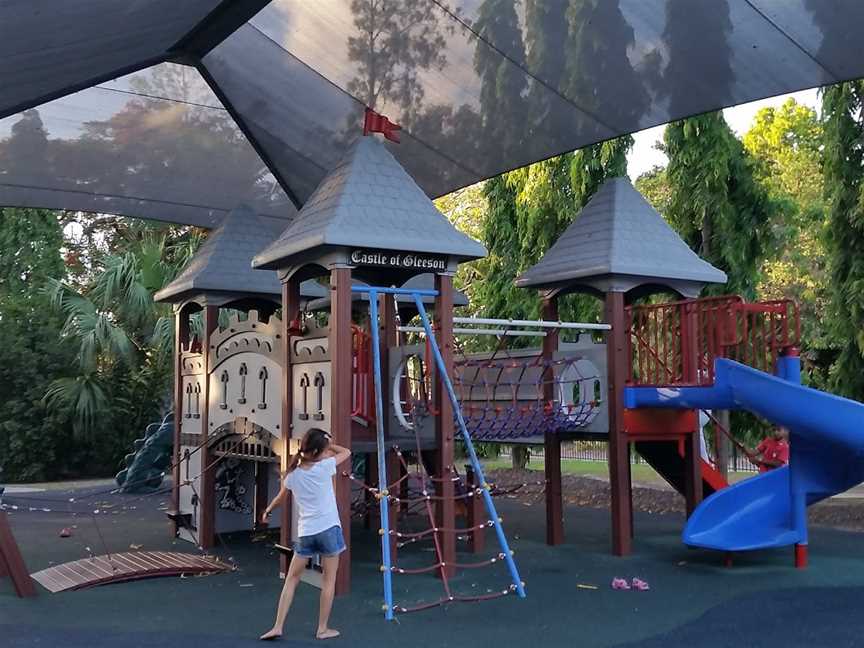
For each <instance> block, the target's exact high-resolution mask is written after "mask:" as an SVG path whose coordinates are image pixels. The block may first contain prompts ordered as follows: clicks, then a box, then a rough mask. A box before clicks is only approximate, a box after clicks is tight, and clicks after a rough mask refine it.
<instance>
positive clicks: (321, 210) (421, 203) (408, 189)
mask: <svg viewBox="0 0 864 648" xmlns="http://www.w3.org/2000/svg"><path fill="white" fill-rule="evenodd" d="M326 247H362V248H372V249H376V250H379V249H383V250H396V251H406V252H417V253H427V254H441V255H449V256H450V257H453V258H456V259H458V260H469V259H477V258H480V257H483V256H485V255H486V250H485V249H484V248H483V246H482V245H480V243H478V242H477V241H475V240H473V239H471V238H469V237H468V236H465V235H464V234H462V233H461V232H459V231H458V230H457V229H456V228H455V227H453V225H452V224H451V223H450V222H449V221H448V220H447V219H446V218H445V217H444V215H443V214H441V212H439V211H438V210H437V209H436V208H435V205H434V204H433V203H432V201H431V200H430V199H429V197H428V196H427V195H426V194H425V193H423V190H422V189H420V187H418V186H417V183H416V182H414V180H413V178H411V176H410V175H408V173H407V172H406V171H405V169H403V168H402V166H401V165H400V164H399V163H398V162H397V161H396V159H395V158H394V157H393V156H392V155H391V154H390V152H389V151H388V150H387V149H386V148H385V147H384V145H383V144H382V143H381V142H379V141H377V140H376V139H375V138H374V137H360V138H359V139H358V140H357V141H356V142H355V143H354V144H353V145H352V146H351V147H350V148H349V149H348V151H347V153H346V154H345V156H344V157H343V158H342V160H341V161H340V162H339V164H337V165H336V167H335V168H334V169H333V170H332V171H330V173H328V174H327V176H326V177H325V178H324V180H323V181H322V182H321V184H320V185H318V188H317V189H316V190H315V192H314V193H313V194H312V196H311V197H310V198H309V200H308V201H307V202H306V204H305V205H304V206H303V208H302V209H301V210H300V213H299V214H298V215H297V217H296V218H295V219H294V220H293V221H292V223H291V224H290V225H289V226H288V227H287V228H286V229H285V231H284V232H282V235H281V236H280V237H279V239H278V240H277V241H276V242H275V243H273V244H272V245H270V246H269V247H267V248H266V249H264V250H262V251H261V252H259V253H258V254H257V255H256V256H255V258H254V260H253V265H254V267H256V268H269V269H276V268H279V267H286V266H289V265H291V259H292V257H294V256H296V255H298V254H301V253H303V252H309V251H311V250H315V249H318V248H326Z"/></svg>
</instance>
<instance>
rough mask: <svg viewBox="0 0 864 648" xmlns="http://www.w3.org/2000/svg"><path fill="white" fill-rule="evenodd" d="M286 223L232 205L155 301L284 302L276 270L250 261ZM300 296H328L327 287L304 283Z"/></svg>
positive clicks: (247, 208) (272, 239) (313, 282)
mask: <svg viewBox="0 0 864 648" xmlns="http://www.w3.org/2000/svg"><path fill="white" fill-rule="evenodd" d="M283 226H284V222H283V221H281V220H280V219H274V218H268V217H264V216H260V215H258V214H256V213H255V212H254V211H252V210H251V209H250V208H249V207H248V206H240V207H237V208H235V209H233V210H232V211H231V212H230V213H229V214H228V215H227V216H226V217H225V219H224V221H223V222H222V224H221V225H220V226H219V227H218V228H217V229H215V230H214V231H212V232H211V233H210V235H209V236H208V237H207V240H206V241H205V242H204V243H203V244H202V245H201V248H200V249H199V250H198V251H197V252H196V253H195V255H194V256H193V257H192V259H191V260H190V262H189V264H188V265H187V266H186V267H185V268H184V269H183V271H182V272H181V273H180V274H179V275H178V276H177V278H176V279H175V280H174V281H172V282H171V283H170V284H168V285H167V286H165V287H164V288H163V289H162V290H160V291H159V292H157V293H156V295H155V296H154V299H155V300H156V301H163V302H171V303H179V302H182V301H185V300H187V299H190V298H195V297H200V296H207V295H208V294H213V295H219V296H224V295H237V296H244V297H246V296H250V297H266V298H274V299H275V300H276V301H279V300H280V299H281V294H282V288H281V284H280V283H279V279H278V277H277V276H276V273H275V272H268V271H262V270H253V269H252V266H251V261H252V257H253V255H254V254H255V252H257V251H258V250H260V249H261V248H262V247H264V246H265V245H267V244H268V243H272V242H273V241H274V240H275V239H276V237H277V236H279V232H280V231H281V230H282V227H283ZM300 295H301V297H303V298H305V299H316V298H320V297H324V296H326V295H327V289H326V288H324V286H322V285H320V284H318V283H316V282H315V281H311V280H310V281H304V282H302V283H301V285H300Z"/></svg>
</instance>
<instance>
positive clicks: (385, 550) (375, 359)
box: [368, 289, 393, 621]
mask: <svg viewBox="0 0 864 648" xmlns="http://www.w3.org/2000/svg"><path fill="white" fill-rule="evenodd" d="M368 292H369V320H370V322H369V323H370V328H371V329H372V363H373V364H372V367H373V371H374V372H375V381H374V382H375V427H376V432H377V435H376V436H377V442H378V503H379V506H380V507H381V570H382V572H383V574H384V618H385V619H387V620H388V621H392V620H393V572H392V571H391V569H390V517H389V515H390V510H389V506H388V505H389V501H390V493H389V492H388V490H387V464H386V457H385V452H386V451H385V450H384V404H383V400H384V399H383V397H382V396H381V346H380V343H379V335H378V291H377V290H374V289H373V290H369V291H368Z"/></svg>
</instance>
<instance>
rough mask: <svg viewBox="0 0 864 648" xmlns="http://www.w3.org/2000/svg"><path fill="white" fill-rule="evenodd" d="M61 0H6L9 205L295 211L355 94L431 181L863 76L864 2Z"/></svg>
mask: <svg viewBox="0 0 864 648" xmlns="http://www.w3.org/2000/svg"><path fill="white" fill-rule="evenodd" d="M60 4H61V5H62V8H59V7H58V4H57V3H53V2H49V1H48V0H27V1H25V0H11V1H9V2H4V3H0V118H3V117H5V119H0V204H3V205H26V206H46V207H71V208H76V209H94V210H98V211H106V212H112V213H118V214H125V215H131V216H146V217H152V218H160V219H163V220H170V221H175V222H188V223H195V224H208V223H209V224H214V223H216V222H218V221H219V220H220V219H221V218H222V217H223V216H224V214H225V213H226V212H227V210H230V209H231V208H232V207H234V206H235V205H236V204H238V203H240V202H246V203H248V204H250V205H251V206H252V207H253V208H254V210H255V211H257V212H260V213H266V214H271V215H275V216H283V217H286V218H287V217H290V216H291V214H292V213H293V210H292V209H291V207H290V206H289V203H292V204H293V206H294V207H298V206H301V205H302V204H303V203H304V202H305V201H306V200H307V199H308V197H309V196H310V195H311V193H312V191H314V189H315V187H316V186H317V185H318V183H319V182H320V181H321V179H322V178H323V177H324V176H325V175H326V173H327V172H328V171H329V170H330V169H331V168H332V167H333V165H335V164H336V162H337V161H338V160H339V159H340V158H341V156H342V154H343V153H344V152H345V150H346V148H347V147H348V146H349V145H350V144H351V143H352V142H353V141H354V140H355V139H356V138H357V137H358V136H359V134H360V122H361V118H362V112H363V107H364V106H370V107H372V108H373V109H375V110H376V111H378V112H380V113H382V114H385V115H387V116H388V117H389V118H390V119H391V120H392V121H395V122H397V123H399V124H401V125H402V127H403V131H402V135H403V137H402V140H403V141H402V143H401V144H399V145H395V144H388V147H389V148H390V150H391V152H392V153H393V155H395V156H396V158H397V159H398V160H399V162H400V164H402V165H403V166H404V167H405V168H406V170H408V172H409V173H410V174H411V175H412V176H413V177H414V178H415V179H416V180H417V183H418V184H419V185H420V187H421V188H422V189H423V190H424V191H425V192H426V193H427V194H428V195H430V196H433V197H435V196H439V195H442V194H445V193H447V192H449V191H452V190H454V189H456V188H459V187H461V186H465V185H467V184H470V183H473V182H475V181H477V180H480V179H482V178H486V177H489V176H492V175H495V174H498V173H501V172H502V171H506V170H509V169H513V168H516V167H519V166H522V165H525V164H528V163H531V162H534V161H537V160H541V159H544V158H547V157H550V156H552V155H555V154H558V153H562V152H565V151H569V150H573V149H576V148H579V147H582V146H585V145H588V144H591V143H594V142H596V141H598V140H602V139H606V138H609V137H614V136H617V135H621V134H624V133H630V132H633V131H636V130H640V129H643V128H647V127H650V126H654V125H657V124H662V123H665V122H667V121H670V120H672V119H676V118H681V117H685V116H688V115H692V114H696V113H699V112H703V111H707V110H714V109H719V108H723V107H726V106H730V105H735V104H738V103H743V102H747V101H752V100H756V99H760V98H764V97H768V96H773V95H777V94H782V93H786V92H791V91H795V90H800V89H803V88H809V87H813V86H818V85H823V84H827V83H832V82H836V81H841V80H846V79H851V78H856V77H860V76H864V47H862V44H861V39H860V38H859V35H858V33H857V32H858V30H859V25H860V24H862V21H864V3H862V2H860V0H521V1H519V0H463V1H462V2H459V3H449V2H445V1H444V0H316V1H315V2H309V1H306V0H272V1H271V2H269V3H267V2H262V1H256V2H245V3H241V2H239V1H234V2H230V1H228V0H225V1H223V2H216V1H215V0H209V1H205V0H187V1H185V2H182V3H178V2H167V1H166V0H135V1H130V2H123V3H116V2H109V0H86V1H85V0H66V1H65V2H63V3H60ZM457 5H458V6H457ZM259 10H260V11H259ZM160 61H171V62H173V63H159V62H160ZM154 63H159V64H158V65H157V66H156V67H149V66H150V65H152V64H154ZM179 64H183V65H182V66H181V65H179ZM145 68H146V69H145ZM139 70H140V71H139ZM133 71H134V73H133V74H130V72H133ZM111 77H120V78H119V80H117V81H114V82H112V83H107V80H108V79H109V78H111ZM166 77H172V78H171V79H168V78H166ZM173 77H177V78H179V79H181V81H178V80H176V79H173ZM91 83H98V84H99V87H97V88H91V89H88V90H82V88H85V87H87V86H88V85H90V84H91ZM208 85H209V87H208ZM129 92H132V94H128V93H129ZM124 93H127V94H124ZM142 95H144V96H142ZM46 101H47V102H46ZM27 108H33V109H35V110H36V111H37V113H38V114H37V113H34V112H30V111H28V112H24V111H25V110H26V109H27ZM37 117H38V119H39V120H41V123H42V125H41V129H42V131H44V132H43V133H42V134H41V135H40V134H39V132H38V131H39V127H38V123H37V121H36V119H37ZM16 127H17V130H15V131H14V132H13V128H16ZM21 131H24V133H23V134H22V133H21ZM26 136H29V137H30V138H31V141H30V142H29V143H28V141H27V140H26ZM22 138H24V140H23V143H24V144H27V146H23V147H22V146H21V144H22ZM40 139H41V140H43V141H37V140H40ZM28 155H29V156H30V157H27V156H28ZM40 155H41V156H43V157H42V158H40V157H39V156H40ZM45 157H47V159H48V160H50V163H46V161H45V159H44V158H45Z"/></svg>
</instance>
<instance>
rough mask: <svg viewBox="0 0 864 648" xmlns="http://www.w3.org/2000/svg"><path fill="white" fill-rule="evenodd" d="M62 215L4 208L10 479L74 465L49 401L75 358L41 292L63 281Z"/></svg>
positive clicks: (3, 419) (4, 375)
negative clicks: (46, 398) (52, 385)
mask: <svg viewBox="0 0 864 648" xmlns="http://www.w3.org/2000/svg"><path fill="white" fill-rule="evenodd" d="M62 245H63V232H62V229H61V226H60V218H59V217H58V214H56V213H55V212H51V211H47V210H36V209H0V249H2V250H3V254H2V255H0V468H2V470H3V476H4V478H5V479H7V480H11V481H20V480H38V479H46V478H49V477H52V476H55V475H56V474H57V473H58V472H59V471H62V466H64V465H68V463H69V462H68V457H69V454H70V453H69V452H67V450H69V449H70V444H69V438H70V436H71V435H69V434H68V426H66V425H65V422H64V420H63V417H61V416H57V415H54V414H52V413H51V412H49V411H48V410H47V408H46V407H45V405H44V404H43V403H42V396H43V395H44V393H45V390H46V389H47V388H48V385H49V384H50V382H51V380H52V378H53V377H55V376H61V375H63V374H64V372H65V371H66V370H67V367H68V366H69V364H70V363H71V360H72V355H73V354H72V350H71V349H69V348H68V347H65V346H63V345H59V344H58V343H57V338H58V336H59V332H60V328H61V325H62V322H61V321H60V320H59V319H58V318H57V317H55V316H54V315H53V314H52V312H51V309H50V307H49V305H48V301H47V299H45V297H44V296H43V295H42V293H41V292H40V290H39V288H40V286H41V285H42V283H43V282H44V281H46V280H47V279H49V278H59V277H62V276H63V275H64V266H63V257H62V255H61V247H62Z"/></svg>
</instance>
